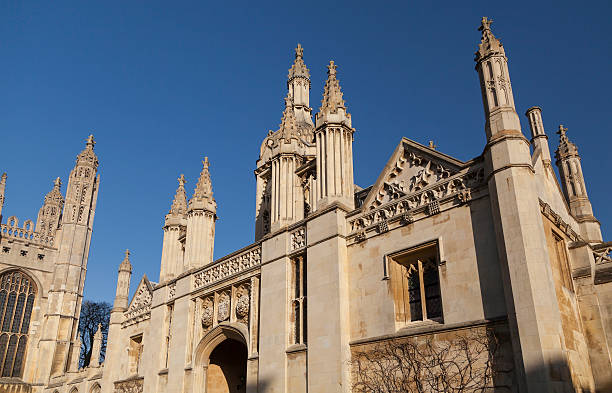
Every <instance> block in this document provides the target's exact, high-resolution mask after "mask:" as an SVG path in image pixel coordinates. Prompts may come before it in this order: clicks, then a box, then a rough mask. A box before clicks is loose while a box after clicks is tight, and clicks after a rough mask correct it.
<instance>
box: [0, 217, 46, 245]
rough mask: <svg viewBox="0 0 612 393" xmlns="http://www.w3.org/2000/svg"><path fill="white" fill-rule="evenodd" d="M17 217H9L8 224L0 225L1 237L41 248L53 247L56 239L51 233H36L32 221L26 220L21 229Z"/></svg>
mask: <svg viewBox="0 0 612 393" xmlns="http://www.w3.org/2000/svg"><path fill="white" fill-rule="evenodd" d="M18 225H19V220H18V219H17V217H9V219H8V220H7V222H6V224H0V236H1V237H7V238H12V239H17V240H22V241H24V242H27V243H31V244H34V245H40V246H51V247H52V246H53V241H54V237H53V236H52V235H51V234H49V233H39V232H34V228H33V225H32V221H30V220H26V221H25V222H24V224H23V227H22V228H19V226H18Z"/></svg>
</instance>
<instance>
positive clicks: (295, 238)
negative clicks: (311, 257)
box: [291, 227, 306, 251]
mask: <svg viewBox="0 0 612 393" xmlns="http://www.w3.org/2000/svg"><path fill="white" fill-rule="evenodd" d="M303 247H306V228H305V227H301V228H298V229H296V230H295V231H293V232H291V251H293V250H298V249H300V248H303Z"/></svg>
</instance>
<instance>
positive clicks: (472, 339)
mask: <svg viewBox="0 0 612 393" xmlns="http://www.w3.org/2000/svg"><path fill="white" fill-rule="evenodd" d="M499 348H500V343H499V339H498V337H497V336H496V334H495V333H494V331H493V330H492V329H486V330H485V329H480V330H469V331H463V332H458V333H455V334H452V335H449V336H448V337H446V338H442V337H438V338H437V339H436V338H435V337H434V336H433V335H429V336H421V337H413V338H408V339H401V340H400V339H395V340H388V341H383V342H379V343H376V344H374V345H372V346H369V347H367V348H364V349H362V350H355V351H354V352H353V354H352V359H351V367H352V372H353V383H352V387H353V392H355V393H404V392H418V393H421V392H433V393H438V392H445V393H459V392H462V393H464V392H465V393H477V392H488V391H492V390H493V388H494V386H495V385H496V383H495V379H496V378H495V376H496V373H497V372H505V373H507V372H508V370H500V369H499V366H500V364H501V362H498V361H497V354H498V351H499Z"/></svg>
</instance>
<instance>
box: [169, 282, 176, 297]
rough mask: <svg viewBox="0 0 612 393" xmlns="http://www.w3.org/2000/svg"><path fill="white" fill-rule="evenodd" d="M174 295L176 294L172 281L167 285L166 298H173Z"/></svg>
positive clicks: (174, 284)
mask: <svg viewBox="0 0 612 393" xmlns="http://www.w3.org/2000/svg"><path fill="white" fill-rule="evenodd" d="M175 295H176V283H175V282H173V283H172V284H170V285H168V300H170V299H172V298H174V296H175Z"/></svg>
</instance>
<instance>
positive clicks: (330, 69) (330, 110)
mask: <svg viewBox="0 0 612 393" xmlns="http://www.w3.org/2000/svg"><path fill="white" fill-rule="evenodd" d="M337 68H338V66H336V64H335V63H334V61H333V60H332V61H330V62H329V65H328V66H327V81H326V82H325V87H324V91H323V99H322V100H321V108H320V109H319V113H317V115H316V126H317V128H319V127H320V126H321V125H323V124H324V123H343V124H346V125H347V126H348V127H351V115H350V114H349V113H347V112H346V105H345V103H344V98H343V95H342V90H341V89H340V81H339V80H338V78H337V77H336V75H337Z"/></svg>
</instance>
